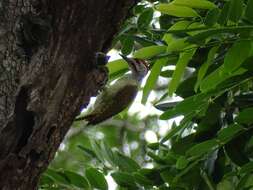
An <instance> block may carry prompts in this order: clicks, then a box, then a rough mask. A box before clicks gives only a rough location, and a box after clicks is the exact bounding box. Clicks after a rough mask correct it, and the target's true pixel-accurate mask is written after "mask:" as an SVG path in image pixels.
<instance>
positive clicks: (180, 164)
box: [176, 156, 189, 170]
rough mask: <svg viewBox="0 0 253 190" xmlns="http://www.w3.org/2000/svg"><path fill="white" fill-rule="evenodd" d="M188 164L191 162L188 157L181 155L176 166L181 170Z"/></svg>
mask: <svg viewBox="0 0 253 190" xmlns="http://www.w3.org/2000/svg"><path fill="white" fill-rule="evenodd" d="M188 164H189V161H188V160H187V158H186V157H184V156H180V157H179V158H178V160H177V163H176V168H177V169H179V170H182V169H184V168H186V166H187V165H188Z"/></svg>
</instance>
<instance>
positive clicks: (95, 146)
mask: <svg viewBox="0 0 253 190" xmlns="http://www.w3.org/2000/svg"><path fill="white" fill-rule="evenodd" d="M90 144H91V147H92V150H93V151H94V152H95V154H96V155H97V158H98V160H100V161H101V162H102V163H104V162H105V159H104V156H103V154H102V151H101V147H100V144H99V142H98V141H96V140H94V139H91V138H90Z"/></svg>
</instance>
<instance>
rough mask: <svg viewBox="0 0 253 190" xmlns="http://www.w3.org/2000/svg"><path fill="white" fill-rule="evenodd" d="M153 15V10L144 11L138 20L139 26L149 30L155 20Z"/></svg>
mask: <svg viewBox="0 0 253 190" xmlns="http://www.w3.org/2000/svg"><path fill="white" fill-rule="evenodd" d="M153 13H154V11H153V9H152V8H147V9H146V10H145V11H143V13H142V14H141V15H140V16H139V18H138V21H137V26H138V27H139V28H141V29H142V28H147V27H148V26H149V24H150V23H151V21H152V19H153Z"/></svg>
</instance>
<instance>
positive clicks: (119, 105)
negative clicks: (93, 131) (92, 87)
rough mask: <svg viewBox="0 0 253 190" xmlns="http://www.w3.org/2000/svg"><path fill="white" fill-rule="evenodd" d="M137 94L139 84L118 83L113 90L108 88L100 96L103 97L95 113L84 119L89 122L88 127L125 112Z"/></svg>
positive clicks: (98, 102)
mask: <svg viewBox="0 0 253 190" xmlns="http://www.w3.org/2000/svg"><path fill="white" fill-rule="evenodd" d="M121 82H122V81H121ZM137 92H138V84H137V83H136V82H130V83H127V84H125V85H123V86H121V84H120V83H118V84H114V85H113V86H112V88H106V89H105V90H104V91H103V92H102V93H101V94H100V95H99V96H101V97H100V98H98V101H96V102H95V105H94V111H92V112H91V113H90V114H88V115H86V116H85V117H84V118H85V120H86V121H88V125H90V124H91V125H95V124H97V123H100V122H102V121H104V120H106V119H109V118H110V117H112V116H114V115H116V114H118V113H120V112H121V111H123V110H124V109H125V108H126V107H127V106H129V105H130V104H131V102H132V101H133V100H134V98H135V96H136V94H137ZM112 98H113V100H112ZM98 108H99V109H98Z"/></svg>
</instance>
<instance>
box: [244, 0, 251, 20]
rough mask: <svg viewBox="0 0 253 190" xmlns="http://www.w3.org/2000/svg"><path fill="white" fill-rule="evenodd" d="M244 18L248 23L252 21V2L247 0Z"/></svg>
mask: <svg viewBox="0 0 253 190" xmlns="http://www.w3.org/2000/svg"><path fill="white" fill-rule="evenodd" d="M245 17H246V18H247V19H248V20H250V21H252V20H253V0H248V3H247V7H246V11H245Z"/></svg>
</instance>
